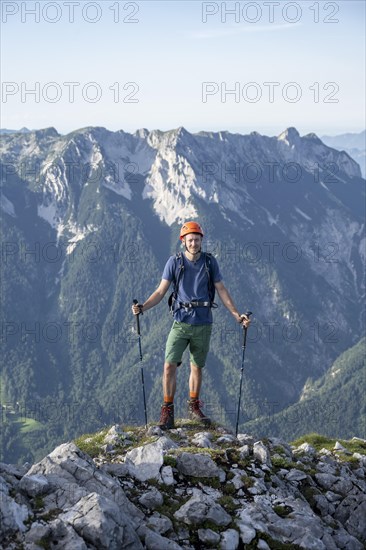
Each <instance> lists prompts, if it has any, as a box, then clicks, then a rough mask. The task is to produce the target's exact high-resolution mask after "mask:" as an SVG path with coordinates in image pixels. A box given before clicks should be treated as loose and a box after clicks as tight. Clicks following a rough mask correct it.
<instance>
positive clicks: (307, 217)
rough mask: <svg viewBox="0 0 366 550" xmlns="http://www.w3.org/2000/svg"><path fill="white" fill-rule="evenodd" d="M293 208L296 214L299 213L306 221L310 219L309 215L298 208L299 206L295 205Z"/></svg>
mask: <svg viewBox="0 0 366 550" xmlns="http://www.w3.org/2000/svg"><path fill="white" fill-rule="evenodd" d="M295 210H296V212H297V213H298V214H300V216H302V217H303V218H305V220H307V221H311V217H310V216H308V215H307V214H305V212H303V211H302V210H300V208H297V206H295Z"/></svg>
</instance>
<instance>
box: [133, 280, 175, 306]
mask: <svg viewBox="0 0 366 550" xmlns="http://www.w3.org/2000/svg"><path fill="white" fill-rule="evenodd" d="M170 282H171V281H167V280H166V279H162V280H161V283H160V285H159V286H158V288H157V289H156V290H154V292H153V293H152V294H151V296H149V297H148V299H147V300H146V302H144V303H143V304H142V305H141V304H136V305H133V306H132V312H133V313H134V314H135V315H138V314H139V313H141V312H144V311H147V310H148V309H151V308H152V307H154V306H156V305H157V304H158V303H159V302H161V300H162V299H163V298H164V296H165V294H166V292H167V290H168V288H169V287H170Z"/></svg>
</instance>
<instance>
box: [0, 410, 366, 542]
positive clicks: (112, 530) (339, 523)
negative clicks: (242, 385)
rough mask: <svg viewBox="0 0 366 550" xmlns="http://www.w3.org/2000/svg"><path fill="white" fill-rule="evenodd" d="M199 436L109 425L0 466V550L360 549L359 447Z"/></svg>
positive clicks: (365, 466)
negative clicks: (32, 460) (35, 458)
mask: <svg viewBox="0 0 366 550" xmlns="http://www.w3.org/2000/svg"><path fill="white" fill-rule="evenodd" d="M200 430H201V429H200V427H199V426H197V424H194V423H192V422H190V421H186V420H180V421H178V422H177V427H176V428H175V429H174V430H170V431H168V432H162V431H161V430H160V429H159V428H157V427H154V426H150V427H149V428H148V429H144V428H141V427H133V428H127V427H124V428H123V427H122V426H119V425H115V426H113V427H111V428H110V429H105V430H103V431H101V432H98V433H96V434H93V435H86V436H83V437H81V438H79V439H78V440H76V441H75V442H69V443H64V444H62V445H60V446H58V447H57V448H56V449H54V451H53V452H51V453H50V454H49V455H47V456H46V457H45V458H44V459H43V460H41V461H40V462H38V463H37V464H34V465H32V466H30V465H29V464H26V465H24V466H14V465H9V464H0V491H1V497H0V503H1V544H0V547H1V549H3V550H5V549H7V550H16V549H23V550H38V549H40V548H43V549H44V548H47V549H56V548H57V549H59V548H63V549H66V550H87V549H93V550H95V549H98V550H103V549H105V550H118V549H129V550H135V549H136V550H138V549H143V548H146V549H149V550H165V549H166V550H179V549H185V550H191V549H192V550H193V549H196V548H198V549H207V548H211V549H214V548H215V549H221V550H236V549H242V548H249V549H256V548H258V549H261V550H266V549H272V548H276V549H286V548H289V549H290V548H291V549H296V548H305V549H310V550H311V549H314V550H322V549H324V550H333V549H347V550H362V549H363V548H364V547H365V546H364V545H365V542H366V522H365V517H366V480H365V472H366V441H365V440H363V439H358V438H353V439H352V440H349V441H335V440H329V439H326V438H322V437H321V436H314V434H312V435H310V436H307V437H305V438H302V440H298V441H296V442H294V443H293V444H292V445H289V444H288V443H286V442H284V441H282V440H281V439H278V438H268V439H262V440H256V438H255V437H253V436H251V435H247V434H238V436H237V437H235V436H234V435H233V433H232V432H230V431H229V430H227V429H225V428H223V427H222V426H216V425H213V426H211V427H210V428H205V431H200ZM322 444H323V445H324V446H323V447H321V445H322Z"/></svg>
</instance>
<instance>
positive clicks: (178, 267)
mask: <svg viewBox="0 0 366 550" xmlns="http://www.w3.org/2000/svg"><path fill="white" fill-rule="evenodd" d="M175 262H176V263H175V274H174V281H173V282H174V292H176V293H177V292H178V288H179V283H180V280H181V278H182V276H183V271H184V262H183V257H182V253H181V252H177V253H176V255H175Z"/></svg>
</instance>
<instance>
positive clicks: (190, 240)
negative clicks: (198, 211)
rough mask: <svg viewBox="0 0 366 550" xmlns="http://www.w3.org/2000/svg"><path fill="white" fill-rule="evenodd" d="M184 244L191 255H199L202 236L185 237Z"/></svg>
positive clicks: (195, 234)
mask: <svg viewBox="0 0 366 550" xmlns="http://www.w3.org/2000/svg"><path fill="white" fill-rule="evenodd" d="M183 242H184V244H185V245H186V248H187V249H188V252H190V253H191V254H197V252H199V251H200V250H201V243H202V236H201V235H200V234H199V233H189V235H186V236H185V237H184V241H183Z"/></svg>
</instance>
